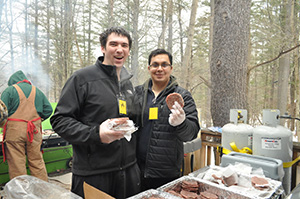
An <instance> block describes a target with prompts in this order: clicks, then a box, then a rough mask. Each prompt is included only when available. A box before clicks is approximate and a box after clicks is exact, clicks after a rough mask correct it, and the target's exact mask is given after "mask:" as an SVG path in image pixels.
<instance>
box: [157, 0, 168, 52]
mask: <svg viewBox="0 0 300 199" xmlns="http://www.w3.org/2000/svg"><path fill="white" fill-rule="evenodd" d="M161 30H162V31H161V35H160V36H159V38H158V48H165V31H166V22H165V0H161Z"/></svg>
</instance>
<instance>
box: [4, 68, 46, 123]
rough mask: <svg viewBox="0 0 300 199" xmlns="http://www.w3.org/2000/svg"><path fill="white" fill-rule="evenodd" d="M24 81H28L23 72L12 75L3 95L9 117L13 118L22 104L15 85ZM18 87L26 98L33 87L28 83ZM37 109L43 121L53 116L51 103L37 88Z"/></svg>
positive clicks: (20, 84) (19, 84)
mask: <svg viewBox="0 0 300 199" xmlns="http://www.w3.org/2000/svg"><path fill="white" fill-rule="evenodd" d="M23 80H28V79H27V77H26V76H25V74H24V73H23V72H22V71H21V70H19V71H17V72H15V73H14V74H12V75H11V77H10V78H9V80H8V87H7V88H6V89H5V90H4V91H3V93H2V95H1V100H2V101H3V102H4V103H5V105H6V106H7V110H8V116H11V115H12V114H13V113H14V112H16V110H17V108H18V107H19V103H20V100H19V95H18V92H17V90H16V89H15V88H14V87H13V85H14V84H16V83H18V82H19V81H23ZM18 86H19V87H20V88H21V89H22V91H23V92H24V94H25V96H26V97H29V94H30V92H31V88H32V85H30V84H29V83H26V82H22V83H18ZM35 108H36V111H37V113H38V114H39V116H40V117H41V118H42V119H43V120H45V119H47V118H48V117H50V115H51V114H52V106H51V104H50V102H49V101H48V99H47V98H46V96H45V95H44V93H43V92H42V91H41V90H40V89H38V88H36V95H35Z"/></svg>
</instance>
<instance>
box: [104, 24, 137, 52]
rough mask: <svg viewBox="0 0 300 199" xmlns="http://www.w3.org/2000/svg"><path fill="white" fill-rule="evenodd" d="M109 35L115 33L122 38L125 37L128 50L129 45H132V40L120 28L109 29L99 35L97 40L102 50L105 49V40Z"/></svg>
mask: <svg viewBox="0 0 300 199" xmlns="http://www.w3.org/2000/svg"><path fill="white" fill-rule="evenodd" d="M111 33H116V34H117V35H122V36H124V37H127V39H128V42H129V49H131V45H132V39H131V36H130V34H129V33H128V32H127V31H126V30H125V29H124V28H122V27H111V28H108V29H106V30H105V31H104V32H103V33H101V34H100V37H99V40H100V44H101V46H103V47H104V48H105V47H106V43H107V38H108V36H109V35H110V34H111Z"/></svg>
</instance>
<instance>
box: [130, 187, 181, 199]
mask: <svg viewBox="0 0 300 199" xmlns="http://www.w3.org/2000/svg"><path fill="white" fill-rule="evenodd" d="M152 198H153V199H180V198H179V197H176V196H174V195H171V194H169V193H166V192H162V191H158V190H155V189H149V190H147V191H144V192H141V193H139V194H137V195H134V196H132V197H130V198H127V199H152Z"/></svg>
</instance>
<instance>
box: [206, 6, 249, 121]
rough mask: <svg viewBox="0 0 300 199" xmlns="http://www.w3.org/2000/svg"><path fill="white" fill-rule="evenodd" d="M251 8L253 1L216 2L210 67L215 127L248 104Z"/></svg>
mask: <svg viewBox="0 0 300 199" xmlns="http://www.w3.org/2000/svg"><path fill="white" fill-rule="evenodd" d="M250 6H251V1H249V0H215V14H214V24H213V25H214V26H213V51H212V57H211V64H210V68H211V83H212V91H211V93H212V96H211V113H212V119H213V124H214V126H220V127H222V126H223V125H225V124H226V123H228V122H229V112H230V109H234V108H239V109H242V108H245V107H246V105H247V99H246V92H247V90H246V87H247V65H248V50H249V37H250V31H249V30H250Z"/></svg>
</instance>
